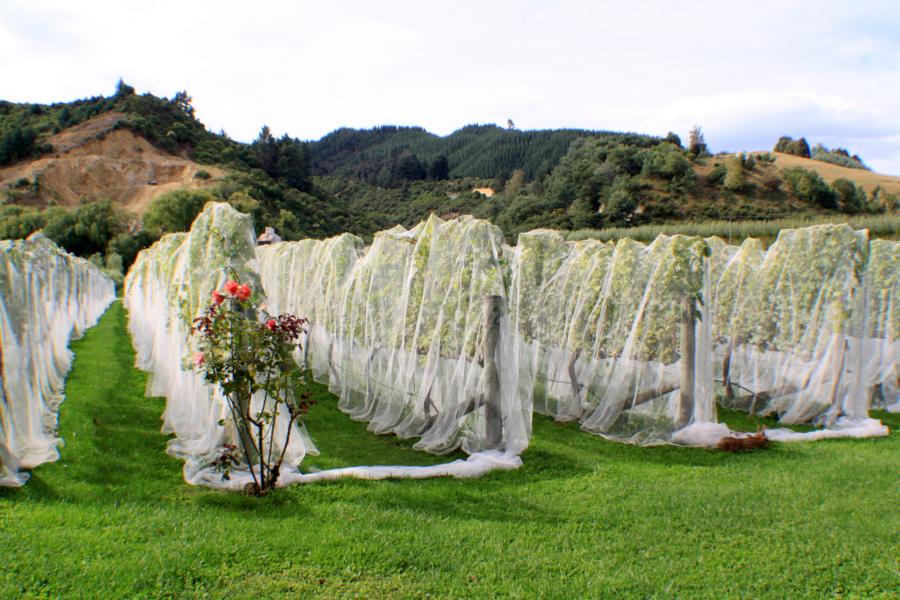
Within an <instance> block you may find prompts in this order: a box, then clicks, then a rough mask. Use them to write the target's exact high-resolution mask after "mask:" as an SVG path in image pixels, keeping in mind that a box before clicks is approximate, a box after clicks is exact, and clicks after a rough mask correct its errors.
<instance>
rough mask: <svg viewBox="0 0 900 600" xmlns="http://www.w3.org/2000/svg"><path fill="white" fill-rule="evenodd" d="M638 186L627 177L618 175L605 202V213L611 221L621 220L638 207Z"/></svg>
mask: <svg viewBox="0 0 900 600" xmlns="http://www.w3.org/2000/svg"><path fill="white" fill-rule="evenodd" d="M637 204H638V196H637V186H636V185H635V184H634V182H632V181H631V180H630V179H628V178H627V177H617V178H616V179H615V181H613V183H612V185H611V186H610V188H609V194H608V195H607V197H606V200H605V202H604V203H603V215H604V216H605V217H606V218H607V219H608V220H610V221H613V222H617V221H618V222H621V221H624V220H625V219H627V217H628V216H629V215H631V213H632V212H634V209H635V208H637Z"/></svg>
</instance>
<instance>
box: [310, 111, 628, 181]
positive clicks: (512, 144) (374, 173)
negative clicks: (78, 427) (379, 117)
mask: <svg viewBox="0 0 900 600" xmlns="http://www.w3.org/2000/svg"><path fill="white" fill-rule="evenodd" d="M586 136H614V137H622V134H615V133H612V132H601V131H589V130H583V129H557V130H535V131H521V130H518V129H503V128H501V127H497V126H496V125H468V126H466V127H463V128H462V129H459V130H457V131H455V132H453V133H451V134H450V135H447V136H438V135H435V134H433V133H429V132H428V131H426V130H425V129H422V128H421V127H394V126H385V127H375V128H372V129H347V128H343V129H338V130H336V131H334V132H332V133H329V134H328V135H326V136H325V137H323V138H322V139H321V140H318V141H313V142H310V143H309V148H310V159H311V163H312V166H313V171H314V172H315V173H316V174H317V175H332V176H336V177H355V178H358V179H363V180H365V181H367V182H369V183H374V184H378V185H384V184H386V183H389V182H390V180H391V171H392V169H396V168H397V165H398V163H401V162H403V161H404V160H406V161H407V165H404V166H405V167H406V168H408V169H410V170H413V171H414V170H415V169H416V168H417V165H416V162H418V163H419V165H420V166H421V167H422V168H424V169H425V171H428V170H429V169H430V167H432V166H433V165H434V162H435V161H436V160H438V159H439V158H440V157H444V158H446V159H447V163H448V166H449V171H448V176H449V177H451V178H454V179H455V178H461V177H482V178H494V177H497V176H505V177H509V176H510V175H511V174H512V172H513V171H515V170H517V169H519V170H521V171H523V172H524V173H525V176H526V177H528V178H529V179H535V178H540V177H543V176H545V175H547V174H548V173H549V172H550V171H551V170H552V169H553V167H554V166H556V164H557V163H558V162H559V160H560V159H561V158H562V157H563V155H565V153H566V151H567V150H568V148H569V145H570V144H571V143H572V142H573V141H574V140H576V139H578V138H582V137H586ZM413 159H414V160H413ZM401 168H403V167H401Z"/></svg>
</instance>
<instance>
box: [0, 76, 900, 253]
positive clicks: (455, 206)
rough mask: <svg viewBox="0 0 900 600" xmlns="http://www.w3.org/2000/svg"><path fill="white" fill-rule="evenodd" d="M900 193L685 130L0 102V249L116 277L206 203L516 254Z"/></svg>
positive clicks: (800, 213) (840, 207) (269, 217)
mask: <svg viewBox="0 0 900 600" xmlns="http://www.w3.org/2000/svg"><path fill="white" fill-rule="evenodd" d="M259 118H260V122H265V115H260V117H259ZM773 142H774V140H773ZM176 187H177V188H178V189H175V188H176ZM898 197H900V177H892V176H888V175H881V174H878V173H874V172H872V171H869V170H867V168H866V166H865V163H864V162H863V160H862V158H861V157H859V156H857V155H855V154H852V152H850V151H849V150H847V149H844V148H832V149H828V148H825V147H822V146H821V145H815V146H813V147H810V145H809V144H808V143H807V141H806V140H805V139H803V138H800V139H798V140H794V139H791V138H788V137H783V138H782V139H780V140H778V141H777V143H776V145H775V147H774V149H773V151H772V152H752V153H737V154H731V155H715V156H713V155H711V154H710V152H709V151H708V148H707V147H706V144H705V142H704V140H703V134H702V131H700V129H699V128H695V129H694V131H692V132H691V136H690V138H689V139H688V140H685V142H684V143H683V142H682V140H681V139H680V138H679V137H678V136H677V135H675V134H669V135H667V136H666V137H665V138H659V137H654V136H649V135H639V134H632V133H613V132H606V131H589V130H574V129H560V130H545V131H520V130H517V129H514V128H512V127H510V128H502V127H497V126H494V125H470V126H467V127H463V128H462V129H459V130H458V131H456V132H454V133H452V134H450V135H447V136H437V135H434V134H432V133H429V132H428V131H426V130H424V129H422V128H420V127H393V126H387V127H377V128H373V129H365V130H358V129H347V128H344V129H338V130H336V131H334V132H332V133H330V134H328V135H326V136H325V137H323V138H322V139H320V140H317V141H303V140H300V139H297V138H294V137H291V136H289V135H283V136H281V137H279V138H276V137H275V136H273V135H272V133H271V131H270V130H269V128H268V127H265V126H264V127H262V128H261V130H260V133H259V136H258V137H257V138H256V139H255V140H254V141H253V142H251V143H243V142H238V141H235V140H232V139H231V138H229V137H228V136H227V135H226V134H225V133H224V132H219V133H214V132H212V131H209V130H208V129H207V128H206V127H205V126H204V125H203V123H201V122H200V121H199V120H198V119H197V117H196V115H195V113H194V107H193V104H192V100H191V97H190V95H189V94H188V93H187V92H179V93H177V94H175V96H174V97H173V98H171V99H169V98H160V97H157V96H154V95H152V94H149V93H146V94H140V95H139V94H137V93H136V92H135V90H134V88H132V87H131V86H128V85H127V84H125V83H124V82H122V81H119V84H118V86H117V88H116V91H115V94H114V95H111V96H108V97H104V96H96V97H93V98H86V99H82V100H76V101H73V102H59V103H55V104H35V103H12V102H4V101H2V100H0V239H12V238H20V237H25V236H27V235H28V234H30V233H31V232H33V231H35V230H37V229H43V231H44V233H45V234H47V235H48V236H49V237H51V239H53V240H55V241H56V242H57V243H59V244H60V245H62V246H63V247H64V248H66V249H67V250H70V251H72V252H74V253H76V254H79V255H82V256H95V257H99V258H97V259H98V260H101V259H102V257H103V256H104V255H105V256H106V257H107V259H110V258H113V259H115V260H113V261H112V262H113V263H114V264H115V263H116V262H117V261H118V263H119V266H118V267H117V268H119V269H120V268H121V266H122V265H123V264H124V265H125V266H127V265H128V264H129V262H130V261H131V260H133V258H134V256H135V254H136V253H137V251H138V250H139V249H140V248H141V247H144V246H146V245H147V244H149V243H151V242H152V241H153V240H155V239H157V238H158V237H159V236H160V235H162V234H163V233H166V232H169V231H178V230H183V229H185V228H187V227H189V225H190V223H191V221H192V220H193V218H194V217H195V216H196V214H197V213H198V212H199V211H200V210H201V209H202V207H203V205H204V204H205V203H206V202H207V201H208V200H220V201H227V202H230V203H231V204H232V205H234V206H235V207H236V208H238V209H239V210H241V211H243V212H246V213H248V214H251V215H252V216H253V219H254V222H255V224H256V227H257V229H260V230H261V229H262V228H263V227H266V226H272V227H274V228H275V229H276V230H277V231H278V233H279V234H280V235H281V236H282V237H283V238H284V239H287V240H294V239H301V238H308V237H313V238H322V237H327V236H330V235H335V234H338V233H341V232H350V233H354V234H357V235H360V236H363V237H364V238H367V239H369V238H370V237H371V236H372V234H373V233H374V232H377V231H380V230H384V229H388V228H390V227H393V226H394V225H397V224H401V225H404V226H407V227H410V226H413V225H415V224H416V223H417V222H419V221H421V220H422V219H425V218H427V217H428V215H429V214H431V213H434V214H437V215H438V216H441V217H453V216H455V215H462V214H471V215H474V216H476V217H479V218H484V219H489V220H490V221H492V222H493V223H495V224H496V225H498V226H499V227H500V228H501V229H502V230H503V232H504V233H505V234H506V236H507V239H508V240H509V241H510V242H513V241H514V240H515V237H516V235H517V234H518V233H520V232H522V231H527V230H530V229H534V228H538V227H549V228H555V229H560V230H575V229H583V228H586V229H601V228H610V227H632V226H636V225H652V224H660V223H667V224H672V223H675V222H679V221H693V222H697V221H707V220H709V219H721V220H725V221H727V222H731V221H735V220H762V219H776V218H797V217H804V218H805V217H808V216H810V217H811V216H816V217H826V218H833V219H836V220H843V219H845V218H846V215H851V214H871V213H882V214H886V215H887V216H888V217H891V216H892V215H896V214H897V210H898ZM892 222H896V221H892ZM116 257H118V258H117V259H116Z"/></svg>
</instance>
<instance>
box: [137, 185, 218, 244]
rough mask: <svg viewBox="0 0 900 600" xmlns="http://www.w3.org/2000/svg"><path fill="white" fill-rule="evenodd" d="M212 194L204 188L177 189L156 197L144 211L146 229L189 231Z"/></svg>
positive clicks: (166, 231) (158, 232) (157, 232)
mask: <svg viewBox="0 0 900 600" xmlns="http://www.w3.org/2000/svg"><path fill="white" fill-rule="evenodd" d="M210 200H212V194H210V193H209V192H207V191H204V190H175V191H173V192H167V193H165V194H162V195H161V196H159V197H158V198H156V199H155V200H154V201H153V202H152V203H151V204H150V207H149V208H148V209H147V212H146V213H144V219H143V224H144V229H146V230H148V231H150V232H152V233H154V234H156V235H162V234H163V233H171V232H174V231H187V230H188V229H190V228H191V223H193V222H194V219H196V218H197V215H199V214H200V211H201V210H203V207H204V206H205V205H206V203H207V202H209V201H210Z"/></svg>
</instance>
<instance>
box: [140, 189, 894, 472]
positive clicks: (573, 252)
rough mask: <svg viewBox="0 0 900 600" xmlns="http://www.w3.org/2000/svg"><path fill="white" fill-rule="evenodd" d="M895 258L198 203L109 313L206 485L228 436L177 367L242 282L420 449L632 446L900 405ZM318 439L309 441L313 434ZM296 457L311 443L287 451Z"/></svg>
mask: <svg viewBox="0 0 900 600" xmlns="http://www.w3.org/2000/svg"><path fill="white" fill-rule="evenodd" d="M898 261H900V249H898V244H897V243H896V242H890V241H881V240H873V241H870V240H869V239H868V237H867V234H866V233H865V232H859V231H854V230H852V229H850V228H849V227H847V226H831V225H824V226H815V227H810V228H807V229H801V230H792V231H785V232H783V233H782V234H781V235H780V236H779V238H778V240H777V241H776V242H775V243H774V244H773V245H772V246H771V247H770V248H769V249H768V250H765V249H763V247H762V246H761V245H760V244H759V243H758V242H757V241H755V240H748V241H746V242H745V243H744V244H742V245H741V246H740V247H735V246H729V245H727V244H725V243H724V242H722V241H721V240H719V239H716V238H712V239H702V238H696V237H686V236H660V237H659V238H658V239H656V240H655V241H654V242H653V243H651V244H646V245H645V244H641V243H638V242H635V241H632V240H620V241H618V242H606V243H603V242H599V241H593V240H585V241H578V242H566V241H564V239H563V238H562V237H561V236H560V235H559V234H557V233H555V232H551V231H535V232H530V233H527V234H522V235H521V236H520V238H519V241H518V244H517V245H516V246H515V247H509V246H506V245H504V243H503V237H502V235H501V233H500V231H499V230H498V229H497V228H496V227H494V226H493V225H491V224H490V223H488V222H485V221H481V220H477V219H472V218H460V219H453V220H449V221H444V220H441V219H438V218H436V217H431V218H430V219H428V220H427V221H425V222H423V223H421V224H419V225H418V226H416V227H415V228H413V229H410V230H406V229H403V228H401V227H396V228H394V229H390V230H387V231H383V232H381V233H379V234H376V236H375V238H374V241H373V243H372V244H371V245H370V246H368V247H366V246H365V245H364V244H363V242H362V240H361V239H359V238H357V237H355V236H352V235H347V234H345V235H341V236H337V237H334V238H330V239H327V240H304V241H300V242H282V243H277V244H273V245H269V246H261V247H258V248H255V247H254V243H253V230H252V226H251V224H250V222H249V220H248V219H247V218H246V217H244V216H243V215H240V214H239V213H237V212H235V211H234V210H233V209H231V208H230V207H228V206H225V205H209V206H208V207H207V209H206V210H205V211H204V212H203V213H202V214H201V215H200V217H198V219H197V221H196V222H195V224H194V227H193V228H192V230H191V232H189V233H187V234H174V235H169V236H166V237H164V238H163V239H162V240H160V242H158V243H157V244H156V245H155V246H154V247H152V248H150V249H148V250H146V251H144V252H143V253H142V254H141V256H140V257H139V259H138V261H137V262H136V263H135V266H134V267H133V268H132V270H131V272H130V273H129V276H128V278H127V280H126V291H125V300H126V304H127V306H128V308H129V310H130V315H131V316H130V327H131V331H132V335H133V337H134V340H135V346H136V348H137V351H138V357H139V363H140V365H141V366H142V367H143V368H145V369H147V370H149V371H151V373H152V374H153V377H152V381H153V391H154V392H155V393H159V394H163V395H166V396H167V397H168V408H167V410H166V415H165V418H164V422H165V429H166V431H171V432H173V433H174V434H175V435H176V437H175V439H174V440H173V441H172V443H171V445H170V448H171V451H172V452H173V454H176V455H178V456H182V457H184V458H185V459H186V461H187V462H186V465H187V467H186V475H187V477H188V479H189V480H191V481H195V482H206V483H210V482H211V478H212V477H213V475H212V471H211V470H210V464H211V463H212V461H213V460H214V457H215V456H216V452H217V449H218V448H220V447H221V446H222V445H223V444H224V443H229V442H233V441H234V432H233V430H231V429H230V428H229V425H228V423H227V419H225V418H224V417H225V412H224V408H223V404H222V402H221V398H218V397H217V394H216V392H214V391H213V390H210V389H209V388H208V387H207V386H206V385H205V384H204V383H203V382H202V380H201V379H200V378H199V377H198V376H197V375H196V374H195V373H193V372H192V370H191V368H190V365H189V364H188V362H187V358H188V357H189V351H188V352H186V351H185V348H188V350H190V348H191V345H192V344H193V342H192V340H191V336H190V323H191V320H192V319H193V318H194V317H195V316H197V313H198V312H199V310H200V309H201V307H202V305H203V303H204V302H206V301H207V299H208V296H209V294H210V292H211V291H212V290H213V289H216V288H217V287H219V286H221V285H222V283H223V282H224V280H225V279H226V278H227V277H229V276H233V275H235V274H237V275H238V276H240V277H241V278H242V280H245V281H249V282H252V283H253V285H254V287H257V288H258V289H260V291H261V293H262V294H263V295H264V296H265V303H266V309H267V310H268V312H270V313H272V314H277V313H280V312H291V313H294V314H297V315H300V316H303V317H306V318H308V319H309V320H310V325H309V327H308V334H307V336H306V338H305V340H304V345H303V347H302V349H300V350H298V352H297V354H296V360H297V361H298V362H299V363H301V364H304V365H307V366H308V367H309V369H310V372H311V373H312V375H313V376H314V377H315V378H316V379H317V380H319V381H322V382H325V383H327V384H328V385H329V387H330V389H331V390H332V391H334V392H335V393H336V394H337V395H338V396H339V398H340V407H341V409H342V410H343V411H345V412H346V413H348V414H349V415H350V416H351V417H352V418H354V419H358V420H362V421H365V422H367V423H369V428H370V429H371V430H372V431H375V432H378V433H393V434H396V435H399V436H401V437H411V438H416V439H417V443H416V447H417V448H419V449H422V450H426V451H429V452H433V453H445V452H449V451H451V450H454V449H456V448H462V449H463V450H465V451H466V452H468V453H470V454H472V453H481V452H482V451H484V450H501V451H503V452H505V453H506V454H508V455H515V454H518V453H520V452H521V451H523V450H524V449H525V448H526V447H527V444H528V440H529V438H530V429H531V413H532V410H536V411H538V412H540V413H544V414H548V415H551V416H553V417H554V418H557V419H560V420H575V421H578V422H580V423H581V425H582V427H583V428H584V429H585V430H587V431H590V432H593V433H597V434H600V435H604V436H607V437H611V438H614V439H620V440H626V441H631V442H636V443H642V444H648V443H660V442H676V443H687V444H698V445H704V444H708V443H715V439H717V437H721V436H722V435H725V434H727V433H728V431H727V428H725V427H724V426H722V425H718V424H716V420H717V419H716V403H717V400H718V401H721V402H724V403H726V404H728V405H731V406H734V407H738V408H742V409H744V410H751V411H753V412H757V413H777V414H778V415H780V416H781V418H782V420H783V421H784V422H786V423H799V422H815V423H819V424H822V425H824V426H826V427H828V428H830V429H831V430H846V431H850V430H854V428H859V427H863V428H865V427H866V426H867V424H868V425H869V426H870V429H868V430H867V431H870V432H875V433H877V432H881V431H882V429H880V428H877V427H876V428H871V422H870V421H868V420H867V417H868V408H869V406H870V405H871V404H872V403H874V404H876V405H883V406H888V405H892V404H894V403H896V401H897V393H898V388H897V361H898V356H900V352H898V342H897V333H898V327H900V308H898V306H897V304H896V299H897V298H898V292H900V289H898V286H900V281H898V278H900V269H898ZM313 433H314V432H313ZM291 439H292V440H294V442H293V443H294V444H296V447H295V448H292V449H290V455H291V457H292V463H293V464H294V465H296V464H298V463H299V461H300V459H302V457H303V455H304V454H305V453H308V452H314V451H315V448H314V446H313V445H312V442H311V441H310V438H309V436H308V435H305V432H302V431H300V432H299V433H298V435H296V436H293V437H292V438H291Z"/></svg>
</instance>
